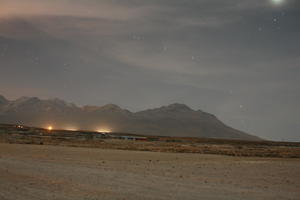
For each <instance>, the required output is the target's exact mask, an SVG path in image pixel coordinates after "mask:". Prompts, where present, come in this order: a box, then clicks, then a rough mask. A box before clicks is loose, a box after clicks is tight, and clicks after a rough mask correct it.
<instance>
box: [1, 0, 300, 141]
mask: <svg viewBox="0 0 300 200" xmlns="http://www.w3.org/2000/svg"><path fill="white" fill-rule="evenodd" d="M0 70H1V71H0V94H2V95H4V96H6V97H7V98H9V99H15V98H18V97H20V96H37V97H41V98H54V97H58V98H61V99H64V100H66V101H70V102H74V103H76V104H77V105H86V104H89V105H99V106H100V105H104V104H107V103H115V104H118V105H119V106H121V107H123V108H127V109H129V110H131V111H139V110H142V109H146V108H153V107H159V106H162V105H167V104H171V103H174V102H178V103H185V104H187V105H189V106H190V107H192V108H193V109H201V110H204V111H207V112H210V113H213V114H215V115H216V116H217V117H218V118H220V119H221V120H222V121H223V122H225V123H226V124H228V125H230V126H233V127H235V128H237V129H240V130H243V131H246V132H248V133H251V134H254V135H257V136H260V137H263V138H266V139H275V140H289V141H300V121H299V119H300V118H299V114H300V105H299V102H300V1H299V0H26V1H24V0H0Z"/></svg>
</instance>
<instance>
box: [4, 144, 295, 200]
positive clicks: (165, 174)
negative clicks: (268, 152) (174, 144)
mask: <svg viewBox="0 0 300 200" xmlns="http://www.w3.org/2000/svg"><path fill="white" fill-rule="evenodd" d="M0 199H1V200H38V199H51V200H52V199H57V200H98V199H99V200H100V199H101V200H106V199H113V200H124V199H128V200H131V199H132V200H140V199H146V200H148V199H149V200H150V199H153V200H154V199H178V200H183V199H187V200H193V199H195V200H198V199H208V200H210V199H216V200H218V199H222V200H223V199H224V200H227V199H228V200H235V199H243V200H248V199H249V200H250V199H255V200H260V199H263V200H268V199H270V200H271V199H272V200H276V199H278V200H279V199H280V200H282V199H290V200H298V199H300V159H298V158H258V157H241V156H235V157H234V156H224V155H210V154H198V153H195V154H191V153H168V152H145V151H129V150H114V149H99V148H81V147H65V146H48V145H30V144H26V145H25V144H1V143H0Z"/></svg>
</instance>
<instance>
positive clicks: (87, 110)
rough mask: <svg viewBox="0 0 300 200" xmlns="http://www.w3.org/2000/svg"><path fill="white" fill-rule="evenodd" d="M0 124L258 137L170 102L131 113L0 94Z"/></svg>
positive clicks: (204, 113) (213, 116)
mask: <svg viewBox="0 0 300 200" xmlns="http://www.w3.org/2000/svg"><path fill="white" fill-rule="evenodd" d="M0 123H19V124H24V125H30V126H40V127H45V126H47V125H52V126H54V127H57V128H60V129H65V128H66V127H70V126H72V127H76V128H77V129H86V130H97V129H103V128H105V129H108V130H111V131H118V132H129V133H136V134H145V135H161V136H182V137H184V136H185V137H210V138H225V139H242V140H261V139H260V138H258V137H256V136H253V135H249V134H247V133H244V132H242V131H239V130H236V129H234V128H231V127H229V126H227V125H225V124H224V123H223V122H222V121H221V120H219V119H218V118H217V117H216V116H215V115H213V114H210V113H207V112H204V111H202V110H193V109H191V108H190V107H188V106H187V105H185V104H180V103H173V104H170V105H167V106H161V107H159V108H152V109H146V110H142V111H138V112H131V111H129V110H127V109H123V108H121V107H119V106H118V105H116V104H106V105H104V106H82V107H80V106H77V105H76V104H73V103H68V102H66V101H64V100H61V99H58V98H55V99H47V100H42V99H40V98H37V97H21V98H18V99H16V100H7V99H6V98H5V97H4V96H1V95H0Z"/></svg>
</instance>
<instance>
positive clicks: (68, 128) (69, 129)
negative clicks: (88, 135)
mask: <svg viewBox="0 0 300 200" xmlns="http://www.w3.org/2000/svg"><path fill="white" fill-rule="evenodd" d="M65 130H67V131H78V129H77V128H75V127H66V128H65Z"/></svg>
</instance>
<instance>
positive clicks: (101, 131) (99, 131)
mask: <svg viewBox="0 0 300 200" xmlns="http://www.w3.org/2000/svg"><path fill="white" fill-rule="evenodd" d="M97 132H98V133H110V132H111V130H109V129H98V130H97Z"/></svg>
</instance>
